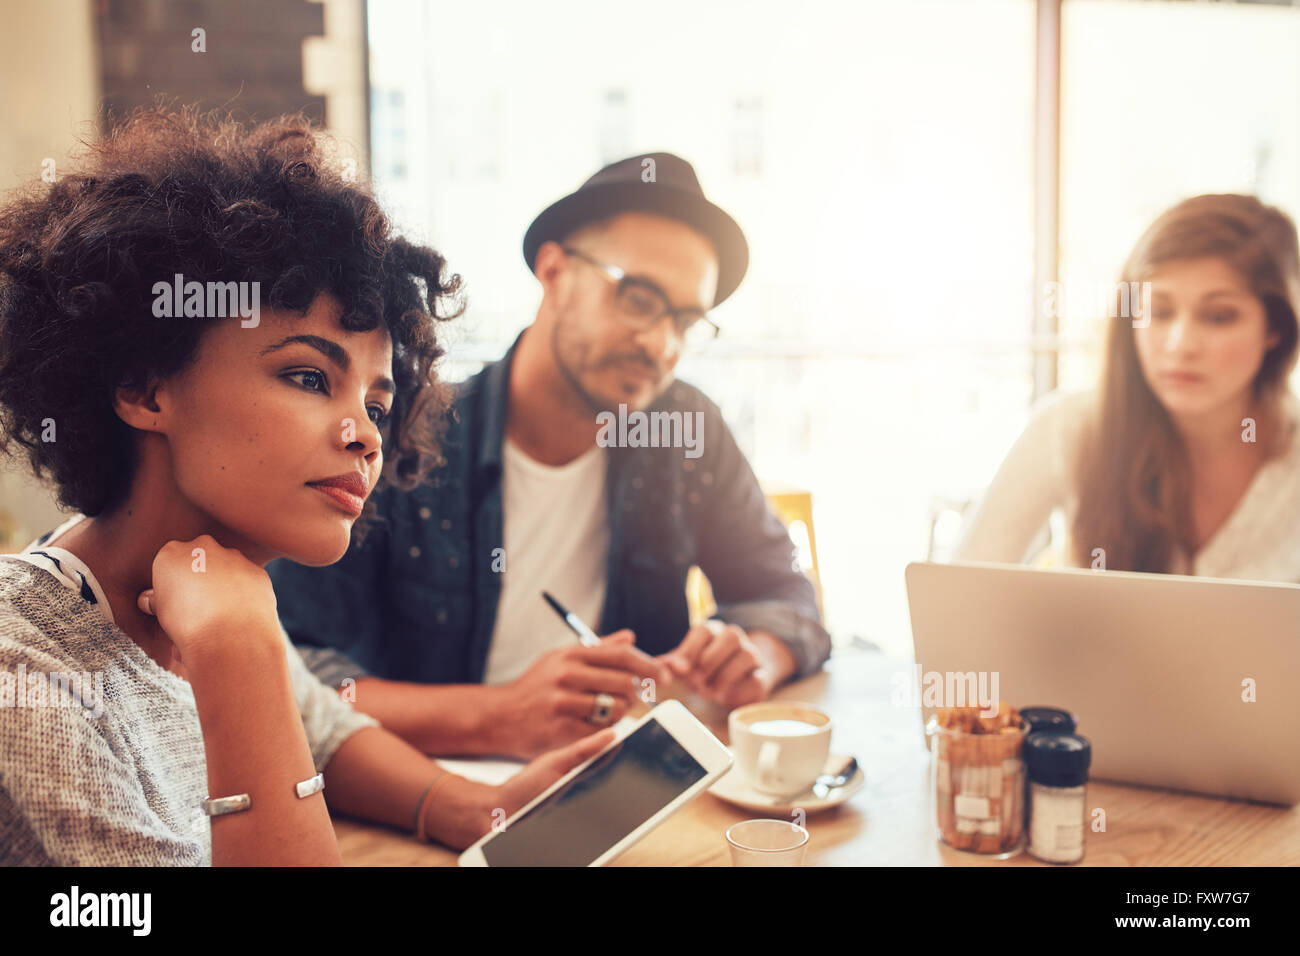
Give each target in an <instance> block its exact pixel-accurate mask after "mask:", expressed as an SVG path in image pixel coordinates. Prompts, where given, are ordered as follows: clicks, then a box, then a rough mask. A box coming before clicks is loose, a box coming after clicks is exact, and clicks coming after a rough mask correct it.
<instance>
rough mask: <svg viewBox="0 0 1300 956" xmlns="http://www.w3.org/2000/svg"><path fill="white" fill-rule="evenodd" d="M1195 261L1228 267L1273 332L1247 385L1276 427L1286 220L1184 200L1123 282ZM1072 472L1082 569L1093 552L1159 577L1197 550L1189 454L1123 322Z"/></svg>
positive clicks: (1248, 202) (1114, 326)
mask: <svg viewBox="0 0 1300 956" xmlns="http://www.w3.org/2000/svg"><path fill="white" fill-rule="evenodd" d="M1201 258H1218V259H1222V260H1224V261H1225V262H1227V263H1228V264H1229V265H1230V266H1232V267H1233V268H1234V269H1235V270H1236V271H1237V273H1238V274H1239V275H1240V276H1241V278H1242V280H1243V281H1244V282H1245V283H1246V284H1247V285H1248V286H1249V287H1250V289H1251V290H1252V291H1253V292H1254V294H1255V296H1256V297H1257V298H1258V299H1259V300H1260V302H1261V303H1263V306H1264V311H1265V315H1266V316H1267V319H1268V325H1269V330H1270V332H1276V333H1278V336H1279V341H1278V343H1277V344H1276V345H1274V346H1273V347H1272V348H1271V349H1269V350H1268V352H1267V353H1266V354H1265V356H1264V360H1263V362H1262V363H1261V364H1260V369H1259V372H1258V373H1257V374H1256V376H1255V381H1254V388H1253V397H1254V401H1255V402H1256V403H1258V406H1259V413H1258V417H1257V420H1259V421H1276V420H1277V414H1278V412H1279V409H1280V405H1281V400H1282V398H1283V396H1284V395H1285V394H1286V392H1287V379H1288V377H1289V376H1290V374H1291V371H1292V369H1293V368H1294V367H1295V364H1296V350H1297V339H1298V338H1300V328H1298V327H1297V319H1296V316H1297V311H1298V309H1297V303H1298V302H1300V253H1298V252H1297V241H1296V228H1295V224H1294V223H1293V222H1292V221H1291V219H1290V218H1289V217H1288V216H1287V215H1286V214H1285V213H1283V212H1281V211H1280V210H1278V209H1275V208H1273V207H1271V206H1266V205H1264V204H1263V203H1261V202H1260V201H1259V200H1258V199H1256V198H1255V197H1253V196H1238V195H1216V196H1196V197H1193V198H1191V199H1187V200H1184V201H1183V202H1180V203H1179V204H1178V205H1176V206H1174V207H1173V208H1172V209H1169V210H1167V211H1166V212H1164V213H1163V214H1162V215H1161V216H1160V217H1159V218H1158V219H1156V221H1155V222H1154V223H1152V224H1151V226H1150V227H1149V228H1148V229H1147V231H1146V232H1145V233H1144V234H1143V236H1142V238H1141V239H1140V240H1138V243H1137V246H1136V247H1135V248H1134V249H1133V252H1132V253H1131V254H1130V256H1129V259H1128V261H1127V262H1126V263H1125V265H1124V269H1123V272H1122V274H1121V276H1120V279H1121V283H1122V285H1123V287H1128V286H1127V284H1128V283H1130V282H1141V281H1144V280H1146V279H1147V278H1149V276H1150V275H1151V274H1152V273H1153V272H1154V271H1155V269H1156V268H1157V267H1159V266H1160V265H1162V264H1164V263H1168V262H1174V261H1180V260H1188V259H1201ZM1120 314H1123V313H1120ZM1077 477H1078V489H1079V498H1078V510H1077V512H1076V514H1075V517H1074V522H1073V528H1072V540H1073V548H1074V551H1075V557H1076V559H1077V560H1078V561H1079V563H1080V564H1085V565H1086V564H1088V563H1089V561H1090V560H1091V555H1092V554H1093V553H1094V549H1095V548H1102V549H1104V551H1105V560H1106V566H1107V567H1108V568H1110V569H1112V570H1128V571H1159V572H1164V571H1168V570H1169V567H1170V564H1171V561H1172V559H1173V554H1174V549H1175V548H1181V549H1183V550H1184V551H1185V553H1187V554H1192V553H1193V552H1194V551H1195V535H1194V529H1193V525H1192V518H1191V469H1190V465H1189V463H1188V459H1187V455H1186V450H1185V448H1184V446H1183V442H1182V439H1181V438H1180V437H1179V435H1178V432H1177V431H1176V430H1175V428H1174V424H1173V420H1172V419H1171V418H1170V416H1169V413H1168V411H1167V410H1166V409H1165V407H1164V405H1162V404H1161V402H1160V401H1159V399H1157V398H1156V396H1155V394H1154V393H1153V392H1152V391H1151V388H1150V386H1149V385H1148V384H1147V381H1146V377H1145V376H1144V375H1143V374H1142V368H1141V366H1140V364H1139V362H1138V354H1137V345H1136V342H1135V340H1134V335H1133V323H1132V322H1131V321H1126V320H1123V319H1118V320H1112V321H1111V323H1110V330H1109V332H1108V333H1107V341H1106V355H1105V363H1104V367H1103V371H1102V377H1101V387H1100V389H1099V395H1098V404H1097V407H1096V408H1095V409H1094V414H1093V417H1092V420H1091V423H1090V427H1089V428H1088V429H1087V430H1086V431H1085V434H1084V439H1083V443H1082V446H1081V449H1080V456H1079V460H1078V471H1077Z"/></svg>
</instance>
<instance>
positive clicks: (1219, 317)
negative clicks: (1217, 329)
mask: <svg viewBox="0 0 1300 956" xmlns="http://www.w3.org/2000/svg"><path fill="white" fill-rule="evenodd" d="M1236 319H1237V313H1236V312H1231V311H1229V312H1211V313H1210V321H1211V322H1213V323H1214V324H1215V325H1230V324H1232V323H1233V322H1234V321H1236Z"/></svg>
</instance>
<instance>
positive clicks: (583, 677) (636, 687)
mask: <svg viewBox="0 0 1300 956" xmlns="http://www.w3.org/2000/svg"><path fill="white" fill-rule="evenodd" d="M560 686H561V687H564V688H566V689H568V690H576V691H579V692H581V693H588V694H598V693H605V694H613V695H614V696H615V697H623V698H627V699H628V700H631V698H633V697H635V696H636V695H637V693H638V692H640V690H641V678H639V677H636V676H634V675H632V674H629V673H628V672H627V671H625V670H618V669H615V668H610V667H592V666H591V665H589V664H574V665H573V666H572V667H570V668H568V669H566V670H565V672H564V674H563V675H562V676H561V677H560Z"/></svg>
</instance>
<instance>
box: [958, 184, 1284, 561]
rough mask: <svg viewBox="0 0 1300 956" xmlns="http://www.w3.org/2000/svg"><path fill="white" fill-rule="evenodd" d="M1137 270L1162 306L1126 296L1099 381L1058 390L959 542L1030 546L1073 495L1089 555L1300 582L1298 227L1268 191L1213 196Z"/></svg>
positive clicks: (1080, 550) (1191, 210)
mask: <svg viewBox="0 0 1300 956" xmlns="http://www.w3.org/2000/svg"><path fill="white" fill-rule="evenodd" d="M1120 280H1121V282H1122V283H1124V284H1126V285H1127V287H1128V288H1129V289H1132V288H1134V287H1136V288H1139V289H1140V288H1141V285H1140V283H1150V287H1149V288H1150V309H1151V311H1150V314H1149V315H1142V316H1139V315H1136V314H1130V315H1124V314H1123V311H1122V309H1119V308H1117V309H1116V312H1120V313H1121V314H1120V316H1119V317H1118V318H1116V319H1114V320H1113V321H1112V324H1111V327H1110V332H1109V336H1108V339H1107V344H1106V355H1105V365H1104V369H1103V372H1102V377H1101V382H1100V386H1099V387H1098V388H1097V389H1096V390H1095V391H1092V392H1081V393H1076V394H1053V395H1050V396H1048V397H1047V398H1045V399H1044V400H1043V401H1042V403H1041V405H1040V407H1039V408H1038V409H1036V411H1035V413H1034V415H1033V416H1032V418H1031V421H1030V423H1029V425H1028V427H1027V428H1026V429H1025V432H1024V434H1023V435H1022V436H1021V438H1020V440H1019V441H1018V442H1017V443H1016V446H1015V447H1014V448H1013V449H1012V450H1011V452H1010V454H1009V455H1008V456H1007V459H1006V461H1005V462H1004V463H1003V465H1002V468H1001V469H1000V470H999V471H998V474H997V476H996V477H995V478H994V480H993V483H992V485H991V486H990V487H989V490H988V492H987V493H986V494H985V498H984V501H983V503H982V504H981V505H980V507H979V508H978V509H977V511H976V513H975V515H974V516H973V518H972V519H971V520H970V521H969V522H968V527H967V529H966V531H965V536H964V538H963V541H962V543H961V544H960V545H959V547H958V551H957V557H958V558H959V559H960V560H968V561H1002V562H1016V561H1020V560H1023V559H1024V558H1025V557H1027V555H1026V550H1027V549H1028V548H1029V547H1030V545H1031V542H1032V541H1033V539H1034V538H1035V536H1036V534H1037V533H1038V532H1039V530H1040V529H1041V528H1042V527H1043V526H1044V524H1045V522H1046V519H1047V516H1048V514H1049V513H1050V512H1051V510H1052V509H1053V508H1055V507H1057V506H1062V507H1064V508H1065V512H1066V515H1067V525H1068V528H1069V538H1070V542H1069V545H1068V546H1067V548H1066V549H1065V559H1066V561H1067V562H1068V563H1070V564H1073V565H1077V566H1082V567H1096V568H1106V569H1109V570H1124V571H1148V572H1159V573H1174V574H1193V575H1198V576H1204V577H1219V578H1241V579H1252V580H1262V581H1287V582H1300V509H1298V508H1296V507H1295V492H1296V488H1297V487H1300V403H1298V402H1297V400H1296V396H1295V394H1294V393H1293V392H1292V391H1291V388H1290V385H1289V384H1288V383H1289V380H1290V376H1291V373H1292V371H1293V370H1294V369H1295V365H1296V349H1297V339H1298V330H1297V318H1296V317H1297V310H1298V308H1300V253H1298V252H1297V239H1296V229H1295V225H1294V224H1293V223H1292V221H1291V219H1290V218H1289V217H1288V216H1287V215H1286V214H1285V213H1283V212H1281V211H1279V210H1277V209H1274V208H1272V207H1270V206H1266V205H1264V204H1263V203H1261V202H1260V201H1259V200H1258V199H1256V198H1255V197H1253V196H1239V195H1210V196H1196V197H1194V198H1191V199H1187V200H1185V201H1183V202H1181V203H1179V204H1177V205H1176V206H1174V207H1173V208H1172V209H1169V210H1168V211H1166V212H1165V213H1163V214H1162V215H1161V216H1160V217H1159V218H1158V219H1156V221H1155V222H1154V223H1153V224H1152V225H1151V226H1150V228H1149V229H1148V230H1147V231H1146V233H1145V234H1144V235H1143V236H1142V238H1141V239H1140V240H1139V241H1138V243H1137V246H1136V247H1135V248H1134V249H1133V252H1132V254H1131V255H1130V256H1129V259H1128V262H1127V263H1126V265H1125V266H1124V269H1123V272H1122V274H1121V276H1120ZM1122 301H1123V300H1122V299H1118V298H1117V302H1121V303H1122ZM1133 311H1134V310H1133V309H1132V306H1131V305H1130V313H1132V312H1133Z"/></svg>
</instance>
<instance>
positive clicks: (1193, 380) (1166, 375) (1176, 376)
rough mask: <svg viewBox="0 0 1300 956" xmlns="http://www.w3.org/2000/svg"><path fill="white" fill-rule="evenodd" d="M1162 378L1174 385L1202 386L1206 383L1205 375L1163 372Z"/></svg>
mask: <svg viewBox="0 0 1300 956" xmlns="http://www.w3.org/2000/svg"><path fill="white" fill-rule="evenodd" d="M1160 377H1161V378H1162V379H1163V380H1164V381H1166V382H1169V383H1171V384H1173V385H1200V384H1201V383H1202V382H1204V381H1205V376H1204V375H1198V374H1197V373H1195V372H1161V373H1160Z"/></svg>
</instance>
